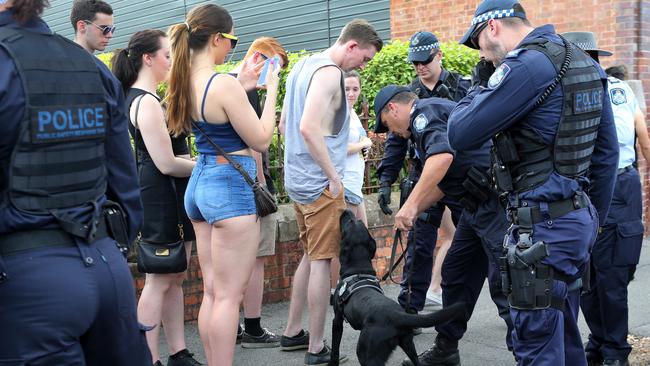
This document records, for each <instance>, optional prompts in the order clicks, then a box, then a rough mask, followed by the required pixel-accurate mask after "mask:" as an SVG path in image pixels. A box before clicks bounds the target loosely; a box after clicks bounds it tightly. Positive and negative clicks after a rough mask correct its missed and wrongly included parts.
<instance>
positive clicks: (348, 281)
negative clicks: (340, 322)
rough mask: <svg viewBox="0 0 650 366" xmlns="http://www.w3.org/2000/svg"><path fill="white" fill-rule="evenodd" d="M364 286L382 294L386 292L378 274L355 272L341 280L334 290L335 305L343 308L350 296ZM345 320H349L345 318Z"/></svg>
mask: <svg viewBox="0 0 650 366" xmlns="http://www.w3.org/2000/svg"><path fill="white" fill-rule="evenodd" d="M362 288H371V289H373V290H375V291H377V292H379V293H381V294H382V295H383V294H384V290H382V289H381V286H380V285H379V279H377V276H373V275H367V274H355V275H352V276H348V277H345V278H344V279H342V280H340V281H339V284H338V285H337V286H336V290H335V292H334V306H335V307H337V308H339V309H341V310H343V306H344V305H345V304H346V303H347V302H348V300H349V299H350V297H352V294H354V293H355V292H357V291H359V290H361V289H362ZM343 318H345V313H343ZM345 321H348V320H347V319H345ZM348 323H349V322H348Z"/></svg>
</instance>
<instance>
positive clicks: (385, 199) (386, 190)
mask: <svg viewBox="0 0 650 366" xmlns="http://www.w3.org/2000/svg"><path fill="white" fill-rule="evenodd" d="M390 193H391V189H390V185H386V184H384V183H382V185H381V187H379V196H378V197H377V203H379V208H381V211H382V212H383V213H384V215H392V214H393V210H391V208H390V207H388V205H390Z"/></svg>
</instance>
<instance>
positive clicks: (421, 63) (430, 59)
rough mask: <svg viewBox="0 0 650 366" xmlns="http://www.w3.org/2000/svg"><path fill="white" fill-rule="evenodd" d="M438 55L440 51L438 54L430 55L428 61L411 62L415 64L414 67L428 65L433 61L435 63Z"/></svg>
mask: <svg viewBox="0 0 650 366" xmlns="http://www.w3.org/2000/svg"><path fill="white" fill-rule="evenodd" d="M437 54H438V51H436V52H434V53H432V54H430V55H429V58H427V59H426V60H424V61H411V62H412V63H413V65H414V66H418V65H428V64H430V63H431V61H433V59H434V58H435V57H436V55H437Z"/></svg>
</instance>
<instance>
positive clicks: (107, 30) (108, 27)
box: [84, 20, 115, 36]
mask: <svg viewBox="0 0 650 366" xmlns="http://www.w3.org/2000/svg"><path fill="white" fill-rule="evenodd" d="M84 22H85V23H86V24H92V25H94V26H95V27H96V28H97V29H99V30H100V31H102V34H103V35H105V36H107V35H108V34H109V33H115V25H97V24H95V23H93V22H91V21H90V20H84Z"/></svg>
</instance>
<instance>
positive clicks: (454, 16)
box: [390, 0, 650, 228]
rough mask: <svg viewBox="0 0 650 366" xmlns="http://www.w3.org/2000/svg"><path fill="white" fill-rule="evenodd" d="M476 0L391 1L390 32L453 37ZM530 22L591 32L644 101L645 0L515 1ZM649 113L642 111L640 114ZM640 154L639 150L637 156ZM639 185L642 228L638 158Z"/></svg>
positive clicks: (649, 52)
mask: <svg viewBox="0 0 650 366" xmlns="http://www.w3.org/2000/svg"><path fill="white" fill-rule="evenodd" d="M479 2H480V1H479V0H453V1H452V0H392V1H391V9H390V11H391V32H392V37H393V38H397V39H402V40H408V39H409V37H410V36H411V35H412V34H413V33H415V32H417V31H419V30H428V31H432V32H434V33H436V35H437V36H438V38H439V39H440V40H441V41H443V42H444V41H450V40H452V41H458V40H459V39H460V38H461V36H462V35H463V34H464V32H465V31H466V30H467V28H468V26H469V23H470V21H471V18H472V16H473V15H474V11H475V10H476V6H477V5H478V4H479ZM520 2H521V4H522V5H523V7H524V8H525V9H526V12H527V14H528V18H529V19H530V21H531V22H532V23H533V25H537V26H538V25H543V24H547V23H550V24H554V25H555V27H556V30H557V31H558V32H568V31H591V32H594V33H596V37H597V39H598V44H599V46H600V47H601V48H602V49H606V50H610V51H612V52H613V53H614V55H613V56H612V57H603V58H602V59H601V62H602V64H603V66H604V67H608V66H612V65H618V64H624V65H626V66H627V68H628V72H629V76H628V77H629V79H638V80H641V81H642V83H643V89H644V94H645V99H646V101H650V2H648V1H643V0H555V1H539V0H521V1H520ZM648 116H650V114H649V115H646V119H647V118H648ZM639 156H640V155H639ZM639 171H640V172H641V175H642V177H643V184H644V187H645V188H644V213H645V216H644V217H645V223H646V228H650V219H649V217H650V215H648V213H650V200H649V198H648V197H649V195H648V193H649V190H648V187H649V186H650V185H649V184H648V183H650V181H649V180H648V164H646V162H645V160H644V159H643V157H642V156H640V157H639Z"/></svg>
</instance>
